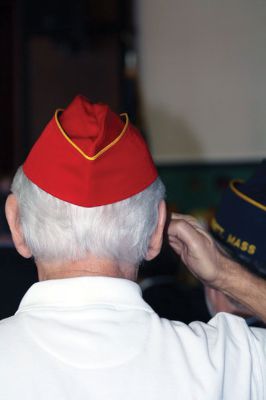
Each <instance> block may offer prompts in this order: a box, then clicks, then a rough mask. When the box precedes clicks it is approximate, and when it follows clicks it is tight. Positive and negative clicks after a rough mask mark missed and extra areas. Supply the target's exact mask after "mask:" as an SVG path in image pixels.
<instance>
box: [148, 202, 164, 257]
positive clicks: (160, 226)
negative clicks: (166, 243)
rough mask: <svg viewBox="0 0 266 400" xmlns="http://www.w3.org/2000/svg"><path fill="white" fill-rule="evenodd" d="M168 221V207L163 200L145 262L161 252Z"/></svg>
mask: <svg viewBox="0 0 266 400" xmlns="http://www.w3.org/2000/svg"><path fill="white" fill-rule="evenodd" d="M165 221H166V205H165V201H164V200H161V201H160V204H159V209H158V223H157V226H156V228H155V230H154V232H153V234H152V236H151V239H150V243H149V247H148V251H147V254H146V257H145V260H147V261H149V260H152V259H153V258H155V257H156V256H157V255H158V254H159V253H160V251H161V247H162V244H163V232H164V226H165Z"/></svg>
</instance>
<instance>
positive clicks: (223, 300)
mask: <svg viewBox="0 0 266 400" xmlns="http://www.w3.org/2000/svg"><path fill="white" fill-rule="evenodd" d="M265 188H266V160H264V161H263V162H262V163H261V164H260V165H259V166H258V168H257V169H256V171H255V172H254V174H253V175H252V176H251V177H250V178H249V179H248V180H247V181H246V182H243V181H241V180H237V179H236V180H233V181H231V182H230V184H229V186H228V188H227V189H226V190H225V192H224V194H223V196H222V199H221V202H220V205H219V207H218V209H217V212H216V215H215V218H213V220H212V223H211V233H212V235H213V236H214V238H215V239H216V240H217V242H218V243H219V244H220V245H221V246H222V248H223V249H224V250H225V251H226V252H227V254H228V256H229V257H231V258H232V260H235V261H236V262H238V263H240V264H241V265H242V266H243V267H244V268H246V269H247V270H249V271H250V272H251V273H252V274H254V275H257V276H259V277H261V278H263V279H265V280H266V253H265V250H266V249H265V234H264V232H265V227H266V189H265ZM205 294H206V300H207V304H208V308H209V311H210V313H211V314H212V315H215V314H216V313H217V312H221V311H226V312H230V313H233V314H236V315H241V316H243V317H245V318H246V321H247V323H248V324H249V325H252V326H254V325H256V326H264V325H263V324H262V323H261V322H260V321H259V320H258V319H257V317H254V316H253V315H252V313H251V311H250V310H249V309H247V308H246V307H245V306H243V305H242V304H240V303H239V302H236V301H234V300H232V299H231V298H230V297H228V296H226V295H225V294H224V293H222V292H220V291H219V290H216V289H214V288H211V287H208V286H206V287H205Z"/></svg>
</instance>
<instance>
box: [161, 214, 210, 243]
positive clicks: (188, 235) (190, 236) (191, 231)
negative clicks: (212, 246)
mask: <svg viewBox="0 0 266 400" xmlns="http://www.w3.org/2000/svg"><path fill="white" fill-rule="evenodd" d="M199 234H200V235H201V236H203V237H204V238H205V239H207V241H208V242H209V243H212V241H213V240H212V238H211V236H210V235H209V234H208V232H206V230H205V229H204V228H203V226H202V225H201V224H200V223H199V222H198V221H197V220H196V218H194V217H192V216H191V215H183V214H176V213H173V214H172V215H171V222H170V224H169V227H168V236H169V240H171V241H174V240H175V239H179V240H183V241H185V242H186V243H191V241H193V240H199V236H198V235H199ZM202 239H203V238H202Z"/></svg>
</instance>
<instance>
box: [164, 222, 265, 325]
mask: <svg viewBox="0 0 266 400" xmlns="http://www.w3.org/2000/svg"><path fill="white" fill-rule="evenodd" d="M168 236H169V243H170V245H171V246H172V248H173V250H174V251H175V252H176V253H177V254H179V255H180V257H181V259H182V261H183V262H184V264H185V265H186V266H187V267H188V269H189V270H190V271H191V272H192V273H193V274H194V275H195V276H196V277H197V278H198V279H200V280H201V281H202V282H203V283H204V284H205V285H207V286H210V287H213V288H215V289H217V290H220V291H222V292H223V293H224V294H226V295H228V296H230V297H232V298H233V299H235V300H237V301H238V302H239V303H241V304H243V305H244V306H246V307H247V308H248V309H250V310H251V311H252V313H253V314H254V315H256V316H257V317H259V318H260V319H261V320H263V321H265V322H266V280H264V279H262V278H258V277H256V276H255V275H253V274H251V273H249V272H248V271H247V270H246V269H244V268H243V267H241V266H240V265H239V264H237V263H236V262H234V261H232V260H231V259H229V258H228V257H227V255H225V253H224V252H223V250H222V249H220V248H218V247H217V245H216V243H215V242H214V240H213V239H212V237H211V236H210V235H209V234H208V233H207V232H206V231H205V230H204V229H203V228H202V227H201V226H200V225H199V223H198V222H197V221H196V220H195V219H194V218H192V217H191V216H185V215H180V214H173V215H172V220H171V223H170V224H169V227H168Z"/></svg>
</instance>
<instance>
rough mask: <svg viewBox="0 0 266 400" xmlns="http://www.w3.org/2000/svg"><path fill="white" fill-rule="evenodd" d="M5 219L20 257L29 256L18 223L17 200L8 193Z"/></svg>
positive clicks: (29, 252) (30, 254)
mask: <svg viewBox="0 0 266 400" xmlns="http://www.w3.org/2000/svg"><path fill="white" fill-rule="evenodd" d="M6 219H7V222H8V225H9V228H10V231H11V235H12V239H13V242H14V245H15V247H16V249H17V251H18V252H19V254H20V255H21V256H22V257H25V258H30V257H31V256H32V253H31V251H30V249H29V248H28V246H27V245H26V243H25V240H24V236H23V233H22V229H21V224H20V216H19V208H18V202H17V199H16V197H15V196H14V195H13V194H10V195H9V196H8V198H7V200H6Z"/></svg>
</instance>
